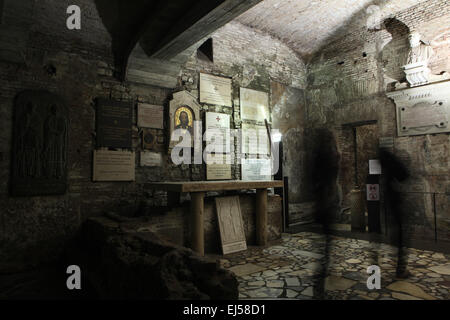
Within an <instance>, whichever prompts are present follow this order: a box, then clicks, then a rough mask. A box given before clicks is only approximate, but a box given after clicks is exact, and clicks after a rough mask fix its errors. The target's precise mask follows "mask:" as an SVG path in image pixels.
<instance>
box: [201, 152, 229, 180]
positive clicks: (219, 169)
mask: <svg viewBox="0 0 450 320" xmlns="http://www.w3.org/2000/svg"><path fill="white" fill-rule="evenodd" d="M206 180H231V155H229V154H228V155H225V154H207V156H206Z"/></svg>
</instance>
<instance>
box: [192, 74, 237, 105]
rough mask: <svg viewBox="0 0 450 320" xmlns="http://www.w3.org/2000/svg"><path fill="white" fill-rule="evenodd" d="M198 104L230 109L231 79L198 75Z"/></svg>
mask: <svg viewBox="0 0 450 320" xmlns="http://www.w3.org/2000/svg"><path fill="white" fill-rule="evenodd" d="M200 102H202V103H209V104H215V105H219V106H226V107H232V103H231V79H229V78H223V77H217V76H213V75H211V74H206V73H200Z"/></svg>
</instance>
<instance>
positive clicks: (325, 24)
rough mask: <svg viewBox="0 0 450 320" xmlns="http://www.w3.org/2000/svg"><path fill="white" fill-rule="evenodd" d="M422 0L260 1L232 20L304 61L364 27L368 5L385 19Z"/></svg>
mask: <svg viewBox="0 0 450 320" xmlns="http://www.w3.org/2000/svg"><path fill="white" fill-rule="evenodd" d="M423 1H425V0H375V1H374V0H264V1H262V2H260V3H259V4H257V5H256V6H254V7H253V8H251V9H250V10H248V11H247V12H245V13H244V14H242V15H241V16H239V17H238V18H237V19H236V20H237V21H238V22H240V23H242V24H244V25H247V26H250V27H252V28H255V29H258V30H260V31H263V32H266V33H269V34H271V35H272V36H274V37H276V38H278V39H280V40H282V41H283V42H284V43H286V44H287V45H288V46H289V47H291V48H292V49H293V50H295V51H296V52H297V53H298V54H299V55H300V56H301V57H303V58H304V59H308V58H309V57H311V56H312V55H313V54H314V53H316V52H318V51H320V49H321V48H322V47H324V46H325V45H326V44H327V42H329V41H331V40H332V39H336V38H337V37H339V35H341V36H342V35H343V34H345V31H346V30H348V28H349V27H350V26H355V25H356V26H358V25H359V26H364V25H365V24H366V21H367V18H368V16H369V14H368V10H367V9H368V8H369V6H371V5H377V6H378V7H379V8H380V11H379V12H380V14H381V17H382V18H387V17H389V16H393V15H395V13H396V12H398V11H401V10H404V9H407V8H409V7H411V6H414V5H416V4H419V3H420V2H423ZM372 9H373V8H372ZM370 11H371V10H370V9H369V12H370ZM372 12H373V11H372Z"/></svg>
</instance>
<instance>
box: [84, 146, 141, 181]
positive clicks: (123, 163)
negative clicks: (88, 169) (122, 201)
mask: <svg viewBox="0 0 450 320" xmlns="http://www.w3.org/2000/svg"><path fill="white" fill-rule="evenodd" d="M135 166H136V165H135V153H134V152H130V151H110V150H94V165H93V178H92V180H93V181H134V180H135Z"/></svg>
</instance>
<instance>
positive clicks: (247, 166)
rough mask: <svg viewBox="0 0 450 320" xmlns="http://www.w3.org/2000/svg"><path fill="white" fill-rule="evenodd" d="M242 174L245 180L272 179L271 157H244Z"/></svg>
mask: <svg viewBox="0 0 450 320" xmlns="http://www.w3.org/2000/svg"><path fill="white" fill-rule="evenodd" d="M241 174H242V180H243V181H261V180H272V167H271V161H270V159H242V160H241Z"/></svg>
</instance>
